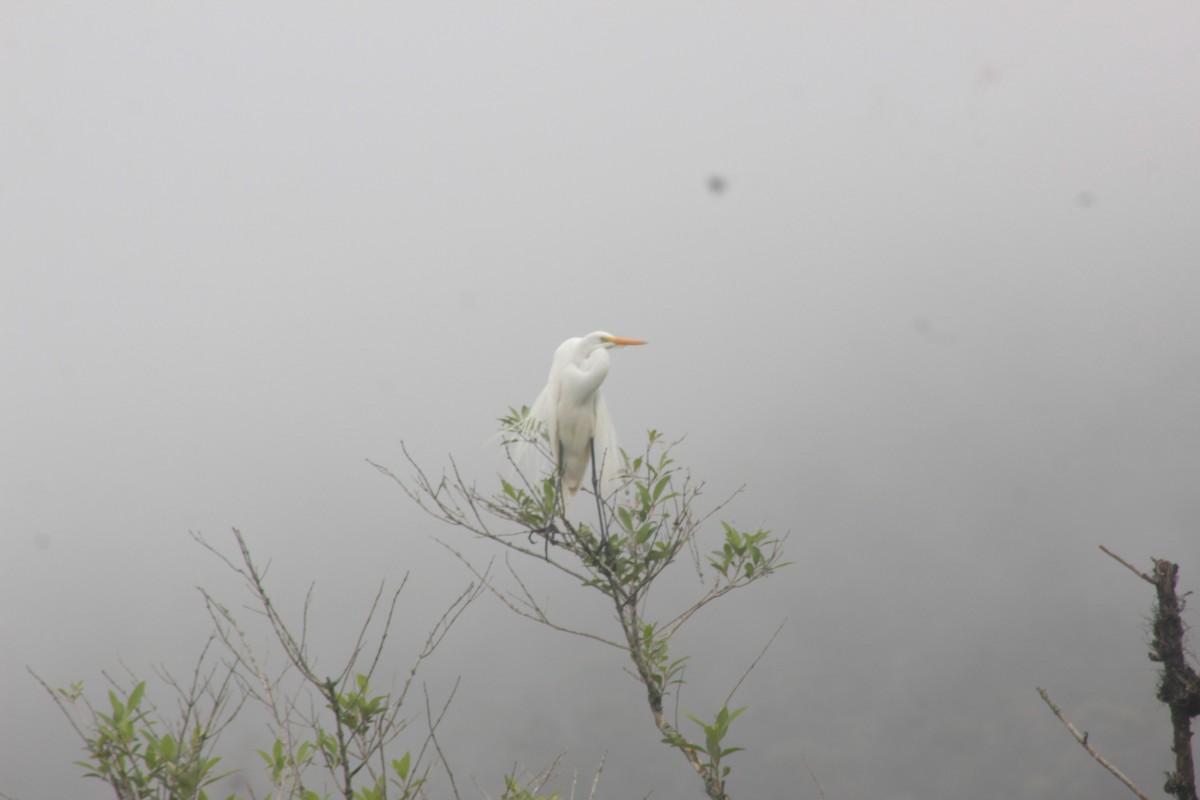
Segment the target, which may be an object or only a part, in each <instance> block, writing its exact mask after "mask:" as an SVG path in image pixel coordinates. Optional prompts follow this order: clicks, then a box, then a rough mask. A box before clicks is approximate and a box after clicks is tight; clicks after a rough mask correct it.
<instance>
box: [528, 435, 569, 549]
mask: <svg viewBox="0 0 1200 800" xmlns="http://www.w3.org/2000/svg"><path fill="white" fill-rule="evenodd" d="M557 465H558V466H556V467H555V470H554V505H555V506H556V510H557V512H558V515H559V516H560V517H562V520H563V522H564V523H565V522H566V521H567V506H566V504H565V503H564V502H563V496H562V479H563V470H562V442H559V443H558V461H557ZM567 529H568V530H570V525H567ZM535 533H537V534H541V536H542V539H543V541H544V542H545V544H546V560H547V561H549V560H550V545H551V544H553V543H554V537H555V535H556V534H557V533H558V526H557V525H555V524H554V514H553V513H551V515H550V520H549V522H547V524H546V525H544V526H543V527H541V528H534V529H532V530H530V531H529V542H530V543H531V544H532V543H533V535H534V534H535Z"/></svg>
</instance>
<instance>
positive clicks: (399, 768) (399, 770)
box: [392, 753, 412, 781]
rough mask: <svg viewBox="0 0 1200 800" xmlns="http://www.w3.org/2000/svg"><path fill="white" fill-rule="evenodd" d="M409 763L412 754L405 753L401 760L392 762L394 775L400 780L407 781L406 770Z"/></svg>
mask: <svg viewBox="0 0 1200 800" xmlns="http://www.w3.org/2000/svg"><path fill="white" fill-rule="evenodd" d="M411 761H412V753H405V754H404V757H403V758H398V759H393V760H392V769H394V770H395V771H396V774H397V775H399V776H400V780H402V781H406V780H408V768H409V766H410V762H411Z"/></svg>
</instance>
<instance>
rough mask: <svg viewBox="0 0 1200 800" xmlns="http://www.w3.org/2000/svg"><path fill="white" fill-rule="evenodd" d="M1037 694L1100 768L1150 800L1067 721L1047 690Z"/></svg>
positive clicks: (1040, 690)
mask: <svg viewBox="0 0 1200 800" xmlns="http://www.w3.org/2000/svg"><path fill="white" fill-rule="evenodd" d="M1037 692H1038V694H1039V695H1041V698H1042V700H1044V701H1045V702H1046V705H1047V706H1049V707H1050V710H1051V711H1053V712H1054V716H1056V717H1058V721H1059V722H1061V723H1062V724H1063V725H1065V726H1066V727H1067V730H1069V731H1070V732H1071V735H1072V736H1074V737H1075V741H1077V742H1079V744H1080V745H1081V746H1082V747H1083V749H1084V750H1086V751H1087V752H1088V755H1090V756H1091V757H1092V758H1094V759H1096V762H1097V763H1098V764H1099V765H1100V766H1102V767H1104V768H1105V769H1106V770H1108V771H1109V772H1111V773H1112V774H1113V776H1114V777H1115V778H1116V779H1117V780H1119V781H1120V782H1121V783H1123V784H1125V787H1126V788H1127V789H1129V791H1131V792H1133V793H1134V794H1135V795H1137V796H1138V797H1140V798H1141V800H1150V798H1149V796H1147V794H1146V793H1145V792H1143V791H1142V790H1141V789H1139V788H1138V787H1137V786H1136V785H1135V784H1134V783H1133V781H1131V780H1129V778H1127V777H1125V773H1123V772H1121V770H1119V769H1117V768H1116V767H1115V766H1114V765H1113V764H1112V762H1110V761H1109V760H1108V759H1106V758H1105V757H1104V756H1102V755H1100V754H1099V753H1097V752H1096V748H1094V747H1092V745H1091V743H1090V742H1088V735H1087V733H1086V732H1083V733H1080V731H1079V729H1078V728H1076V727H1075V726H1074V725H1073V724H1072V723H1071V721H1070V720H1069V719H1067V717H1066V715H1065V714H1064V713H1063V710H1062V709H1061V708H1059V707H1058V706H1057V705H1055V704H1054V703H1053V702H1052V701H1051V700H1050V695H1049V694H1047V693H1046V690H1045V689H1043V688H1042V687H1040V686H1039V687H1037Z"/></svg>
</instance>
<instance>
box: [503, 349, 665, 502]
mask: <svg viewBox="0 0 1200 800" xmlns="http://www.w3.org/2000/svg"><path fill="white" fill-rule="evenodd" d="M637 344H645V342H644V341H642V340H641V339H623V338H621V337H619V336H613V335H612V334H609V333H605V332H604V331H597V332H595V333H589V334H588V335H587V336H583V337H578V336H577V337H574V338H571V339H567V340H566V341H565V342H563V343H562V344H560V345H559V346H558V349H557V350H555V351H554V362H553V363H552V364H551V365H550V377H549V379H548V380H547V381H546V388H544V389H542V392H541V394H539V395H538V397H537V400H535V401H534V403H533V406H532V407H531V408H530V409H529V414H528V415H527V416H526V417H525V419H524V420H523V421H522V423H521V429H520V431H519V433H521V434H522V436H523V438H525V439H526V441H527V442H528V441H531V440H532V441H539V440H542V437H545V439H544V441H545V442H546V443H547V444H548V445H549V448H550V449H549V454H550V457H551V458H552V459H553V460H554V465H555V466H556V467H557V470H558V472H557V474H558V475H559V477H561V479H562V489H563V495H564V499H569V498H571V497H573V496H574V495H575V494H576V493H577V492H578V491H579V487H580V486H581V485H582V484H583V478H584V475H585V474H586V473H587V469H588V464H589V463H591V464H593V480H595V481H596V482H597V484H598V486H599V490H600V493H601V494H602V495H603V496H606V497H607V496H609V495H611V494H612V493H613V492H615V491H616V490H617V488H618V487H619V486H620V472H621V451H620V450H619V449H618V447H617V434H616V431H615V430H614V429H613V424H612V419H611V418H610V417H609V415H608V408H607V407H606V406H605V403H604V397H603V395H601V394H600V385H601V384H602V383H604V379H605V378H606V377H608V366H609V358H608V351H609V350H610V349H611V348H613V347H627V346H629V345H637ZM522 449H523V450H524V451H525V452H518V458H517V462H518V463H519V464H521V465H522V467H528V465H529V461H530V459H529V458H528V455H529V453H528V451H529V449H530V448H529V447H528V446H526V447H524V448H522Z"/></svg>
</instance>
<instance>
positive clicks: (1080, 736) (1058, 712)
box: [1037, 554, 1150, 800]
mask: <svg viewBox="0 0 1200 800" xmlns="http://www.w3.org/2000/svg"><path fill="white" fill-rule="evenodd" d="M1110 555H1111V554H1110ZM1037 691H1038V694H1039V695H1041V697H1042V700H1044V701H1046V705H1048V706H1049V707H1050V710H1051V711H1053V712H1054V716H1056V717H1058V721H1059V722H1061V723H1062V724H1063V725H1066V726H1067V730H1069V731H1070V732H1071V735H1072V736H1074V737H1075V741H1077V742H1079V744H1080V745H1081V746H1082V747H1083V749H1084V750H1086V751H1087V752H1088V755H1090V756H1091V757H1092V758H1094V759H1096V762H1097V763H1099V764H1100V766H1102V767H1104V768H1105V769H1106V770H1108V771H1109V772H1111V773H1112V774H1113V776H1114V777H1116V779H1117V780H1119V781H1120V782H1121V783H1123V784H1125V786H1126V788H1128V789H1129V791H1131V792H1133V793H1134V794H1136V795H1137V796H1138V797H1140V798H1141V799H1142V800H1150V798H1149V796H1147V794H1146V793H1145V792H1143V791H1142V790H1141V789H1139V788H1138V787H1137V786H1136V785H1135V784H1134V782H1133V781H1131V780H1129V778H1127V777H1125V774H1124V773H1123V772H1121V770H1119V769H1117V768H1116V767H1115V766H1114V765H1113V763H1112V762H1111V761H1109V760H1108V759H1106V758H1105V757H1104V756H1102V755H1100V754H1099V753H1097V752H1096V748H1094V747H1092V745H1091V744H1090V743H1089V742H1088V735H1087V732H1086V731H1085V732H1083V733H1080V731H1079V729H1078V728H1076V727H1075V726H1074V725H1073V724H1072V723H1071V720H1069V719H1067V716H1066V714H1064V713H1063V710H1062V709H1061V708H1059V707H1058V706H1057V705H1055V704H1054V703H1053V702H1052V701H1051V700H1050V695H1049V694H1047V693H1046V690H1045V689H1043V688H1042V687H1040V686H1039V687H1037Z"/></svg>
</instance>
